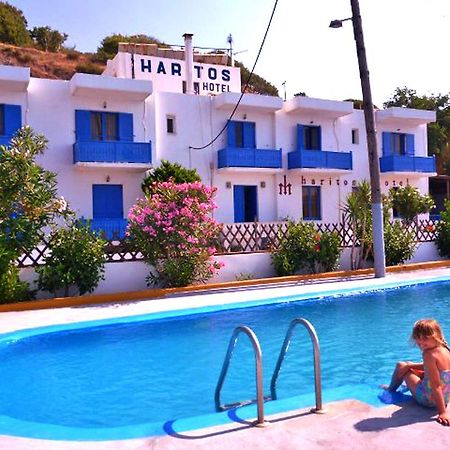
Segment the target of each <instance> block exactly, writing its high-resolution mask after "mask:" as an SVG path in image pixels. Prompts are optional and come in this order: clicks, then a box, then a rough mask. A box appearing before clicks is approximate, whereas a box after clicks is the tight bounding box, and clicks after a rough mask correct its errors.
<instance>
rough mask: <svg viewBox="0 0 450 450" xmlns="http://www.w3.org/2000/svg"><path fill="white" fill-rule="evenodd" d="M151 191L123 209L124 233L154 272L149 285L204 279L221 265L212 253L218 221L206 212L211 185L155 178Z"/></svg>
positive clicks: (210, 200)
mask: <svg viewBox="0 0 450 450" xmlns="http://www.w3.org/2000/svg"><path fill="white" fill-rule="evenodd" d="M152 192H153V193H152V195H151V196H150V197H148V198H143V199H138V201H137V203H136V204H135V205H134V206H133V207H132V208H131V209H130V212H129V213H128V228H127V236H128V237H129V238H130V242H131V245H132V247H134V248H135V249H136V250H138V251H140V252H141V253H142V254H143V255H144V257H145V260H146V262H147V263H148V264H149V265H152V266H153V267H154V269H155V270H156V273H153V272H152V273H150V275H149V276H148V277H147V283H148V284H149V285H151V284H152V285H154V284H159V285H162V286H167V287H177V286H187V285H189V284H195V283H204V282H206V281H207V280H208V279H209V278H211V277H212V276H214V275H215V274H216V273H217V272H218V271H219V269H220V268H221V267H222V264H221V263H218V262H214V261H212V259H211V256H212V255H214V254H215V253H216V246H217V244H218V236H219V233H220V230H221V227H220V225H219V224H218V223H217V222H216V221H215V220H214V219H213V218H212V217H211V213H212V211H213V210H214V209H215V208H216V207H217V206H216V205H215V203H214V201H213V197H214V195H215V192H216V189H215V188H210V187H207V186H205V185H203V184H202V183H201V182H199V181H196V182H193V183H182V184H176V183H174V182H173V181H166V182H155V183H153V185H152Z"/></svg>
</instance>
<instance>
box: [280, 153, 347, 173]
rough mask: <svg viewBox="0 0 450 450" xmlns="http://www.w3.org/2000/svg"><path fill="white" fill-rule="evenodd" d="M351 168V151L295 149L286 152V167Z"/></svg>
mask: <svg viewBox="0 0 450 450" xmlns="http://www.w3.org/2000/svg"><path fill="white" fill-rule="evenodd" d="M319 168H320V169H342V170H352V168H353V159H352V152H327V151H323V150H296V151H294V152H290V153H288V169H319Z"/></svg>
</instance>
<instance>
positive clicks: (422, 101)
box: [383, 87, 450, 164]
mask: <svg viewBox="0 0 450 450" xmlns="http://www.w3.org/2000/svg"><path fill="white" fill-rule="evenodd" d="M383 106H384V107H385V108H389V107H391V106H400V107H405V108H415V109H425V110H429V111H436V122H434V123H430V124H428V127H427V129H428V152H429V154H430V155H437V156H439V158H440V159H441V161H442V163H444V164H445V163H448V154H444V153H445V151H446V149H447V148H448V145H449V143H450V97H449V94H445V95H442V94H437V95H430V96H426V95H422V96H419V95H417V92H416V91H415V90H414V89H409V88H407V87H403V88H397V89H396V90H395V92H394V94H393V96H392V98H391V99H390V100H388V101H387V102H385V103H384V104H383Z"/></svg>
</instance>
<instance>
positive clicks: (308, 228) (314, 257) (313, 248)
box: [272, 222, 340, 276]
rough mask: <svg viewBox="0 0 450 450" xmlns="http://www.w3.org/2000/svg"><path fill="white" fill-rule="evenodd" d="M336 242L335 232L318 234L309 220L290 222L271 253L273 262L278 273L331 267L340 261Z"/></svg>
mask: <svg viewBox="0 0 450 450" xmlns="http://www.w3.org/2000/svg"><path fill="white" fill-rule="evenodd" d="M339 241H340V240H339V235H338V234H337V233H327V232H324V233H318V232H317V231H316V229H315V227H314V225H313V224H312V223H306V222H298V223H295V222H289V224H288V229H287V231H286V235H285V236H284V237H282V238H281V239H280V245H279V248H278V249H277V250H274V251H273V252H272V265H273V267H274V269H275V272H276V273H277V274H278V275H280V276H285V275H293V274H295V273H298V272H299V271H306V272H309V273H319V272H324V271H331V270H334V269H336V268H337V267H338V264H339V257H340V249H339Z"/></svg>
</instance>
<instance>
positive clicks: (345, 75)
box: [9, 0, 450, 106]
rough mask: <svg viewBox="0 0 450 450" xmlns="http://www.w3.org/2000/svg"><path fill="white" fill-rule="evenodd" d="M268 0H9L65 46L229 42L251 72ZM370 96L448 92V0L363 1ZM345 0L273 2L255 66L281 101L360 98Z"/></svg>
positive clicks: (379, 99) (90, 48)
mask: <svg viewBox="0 0 450 450" xmlns="http://www.w3.org/2000/svg"><path fill="white" fill-rule="evenodd" d="M274 1H275V0H222V1H219V0H209V1H207V0H191V1H183V0H9V3H10V4H12V5H14V6H16V7H18V8H20V9H21V10H22V11H23V13H24V15H25V17H26V18H27V20H28V26H29V28H32V27H34V26H44V25H48V26H50V27H52V28H55V29H57V30H59V31H62V32H65V33H67V34H68V35H69V38H68V40H67V42H66V45H68V46H75V47H76V49H77V50H80V51H84V52H86V51H90V52H94V51H96V49H97V47H98V46H99V44H100V42H101V40H102V39H103V38H104V37H105V36H108V35H110V34H113V33H121V34H126V35H130V34H138V33H143V34H147V35H151V36H154V37H156V38H158V39H160V40H161V41H164V42H166V43H168V44H182V43H183V39H182V37H181V36H182V35H183V33H193V34H194V45H197V46H202V47H226V46H227V43H226V38H227V36H228V34H229V33H231V34H232V35H233V39H234V49H235V51H237V52H238V51H243V52H242V53H240V54H238V55H237V56H236V59H238V60H240V61H242V62H243V63H244V64H245V65H246V66H247V67H249V68H251V67H252V65H253V62H254V59H255V57H256V54H257V51H258V49H259V45H260V42H261V40H262V38H263V35H264V32H265V29H266V26H267V23H268V21H269V18H270V14H271V12H272V8H273V5H274ZM360 6H361V13H362V19H363V26H364V35H365V41H366V49H367V57H368V63H369V69H370V75H371V83H372V93H373V97H374V102H375V103H376V104H377V105H378V106H381V105H382V103H383V101H385V100H387V99H388V98H389V97H390V96H391V95H392V93H393V91H394V89H395V88H396V87H397V86H399V87H400V86H405V85H406V86H408V87H410V88H413V89H416V90H417V91H418V93H419V94H430V93H447V92H449V91H450V75H449V74H450V58H449V57H448V55H447V47H448V44H449V42H450V0H360ZM350 15H351V9H350V0H279V1H278V6H277V10H276V12H275V16H274V19H273V22H272V27H271V29H270V31H269V35H268V38H267V41H266V45H265V47H264V49H263V52H262V54H261V57H260V60H259V62H258V65H257V66H256V69H255V72H256V73H257V74H259V75H261V76H263V77H264V78H265V79H267V80H268V81H270V82H271V83H272V84H274V85H275V86H276V87H277V88H278V89H279V92H280V95H281V96H283V87H282V83H283V81H286V90H287V97H288V98H289V97H292V96H293V95H294V94H295V93H296V92H299V91H303V92H306V94H307V95H309V96H312V97H320V98H330V99H336V100H343V99H345V98H349V97H352V98H361V96H362V95H361V88H360V82H359V74H358V66H357V60H356V50H355V44H354V40H353V34H352V33H353V31H352V27H351V22H345V26H344V28H341V29H330V28H328V24H329V22H330V20H332V19H336V18H339V19H343V18H346V17H349V16H350Z"/></svg>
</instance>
